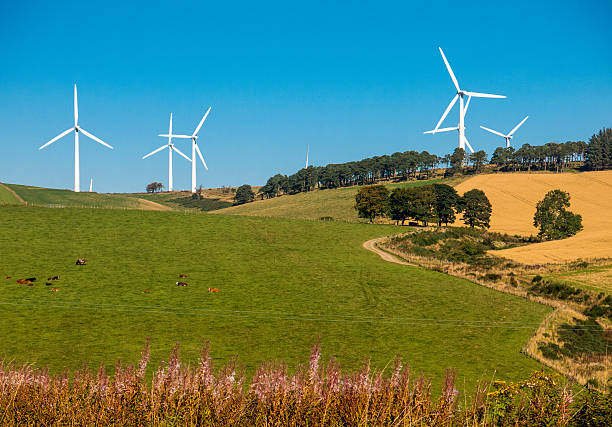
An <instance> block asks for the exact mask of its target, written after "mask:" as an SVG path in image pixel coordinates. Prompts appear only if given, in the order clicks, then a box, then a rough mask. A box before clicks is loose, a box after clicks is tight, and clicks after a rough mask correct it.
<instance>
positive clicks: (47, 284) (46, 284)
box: [45, 282, 53, 286]
mask: <svg viewBox="0 0 612 427" xmlns="http://www.w3.org/2000/svg"><path fill="white" fill-rule="evenodd" d="M52 284H53V283H49V282H47V283H45V286H51V285H52Z"/></svg>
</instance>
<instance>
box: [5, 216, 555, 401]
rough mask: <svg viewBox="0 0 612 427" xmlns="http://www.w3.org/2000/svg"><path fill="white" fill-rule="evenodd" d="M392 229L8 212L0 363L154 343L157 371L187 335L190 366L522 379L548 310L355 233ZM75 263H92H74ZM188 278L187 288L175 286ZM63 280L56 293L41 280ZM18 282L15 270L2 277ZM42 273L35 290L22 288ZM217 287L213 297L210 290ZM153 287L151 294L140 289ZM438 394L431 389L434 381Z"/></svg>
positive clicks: (53, 363)
mask: <svg viewBox="0 0 612 427" xmlns="http://www.w3.org/2000/svg"><path fill="white" fill-rule="evenodd" d="M395 231H396V228H394V227H390V226H372V225H368V224H350V223H343V222H319V221H301V220H286V219H270V218H251V217H237V216H226V215H185V214H184V213H180V212H172V211H168V212H155V211H134V210H110V209H77V208H65V209H49V208H41V207H25V206H24V207H19V206H6V207H0V275H1V276H0V286H1V287H2V296H1V297H0V342H1V343H2V345H1V346H0V358H3V359H5V360H10V361H15V362H32V363H35V364H36V365H37V366H45V365H48V366H50V367H51V369H52V370H53V371H60V370H62V369H64V368H79V367H81V366H82V364H83V363H87V364H88V366H92V367H94V366H97V365H98V364H99V363H100V362H102V361H105V362H106V364H107V366H108V365H112V364H113V362H114V361H115V360H116V359H117V358H118V357H121V358H122V360H123V361H124V363H135V362H136V361H137V360H138V358H139V354H140V351H141V349H142V346H143V343H144V341H145V338H146V337H151V338H152V357H151V361H152V363H153V364H154V365H158V363H159V362H160V361H161V360H162V359H166V360H167V356H168V354H169V352H170V349H171V347H172V346H173V345H174V343H175V342H176V341H179V342H181V345H182V354H183V356H184V357H185V358H186V360H188V361H190V363H196V361H197V356H198V353H199V347H200V346H201V345H202V343H204V342H205V341H207V340H210V342H211V349H212V354H213V357H215V361H216V363H219V362H225V361H227V360H228V359H229V358H230V356H232V355H238V356H239V361H240V362H241V363H243V364H244V365H245V367H246V369H247V373H249V374H252V373H253V370H254V368H255V366H256V365H257V364H259V363H260V362H262V361H264V360H272V359H279V360H280V359H284V360H286V361H287V363H288V364H289V366H290V367H292V368H293V367H295V365H296V363H297V362H305V361H307V358H308V352H309V349H310V347H311V346H312V345H313V343H314V342H315V341H316V339H317V337H318V336H320V337H321V340H322V345H323V351H324V358H328V357H330V356H332V355H333V356H335V357H336V358H337V359H338V360H339V362H340V363H341V364H342V365H343V366H345V367H347V368H356V367H359V366H360V365H361V363H362V362H363V360H364V359H365V358H366V357H371V358H372V364H373V365H374V366H376V367H378V368H382V367H384V366H386V365H387V363H389V362H390V361H392V359H393V357H394V356H395V355H396V354H399V355H401V356H403V358H404V360H405V362H406V363H408V364H409V365H410V366H412V368H413V371H414V372H415V373H418V372H420V371H424V372H425V373H427V374H429V375H432V376H433V377H434V378H435V379H436V381H438V380H440V378H441V377H442V375H443V372H444V369H445V368H447V367H453V368H456V369H458V370H459V372H460V373H461V375H462V376H463V375H465V376H467V378H468V384H473V382H474V381H475V380H477V379H479V378H482V377H483V376H486V377H487V378H490V377H491V375H492V374H493V371H496V372H497V375H498V376H501V377H503V378H518V377H519V376H524V375H526V374H527V372H528V371H530V370H532V369H538V368H539V367H540V365H539V364H538V363H537V362H535V361H534V360H532V359H530V358H528V357H527V356H525V355H523V354H521V353H520V349H521V347H522V345H523V344H525V342H526V341H527V340H528V338H529V337H530V335H531V334H532V333H534V331H535V330H536V329H537V327H538V325H539V323H540V322H541V321H542V319H543V318H544V317H545V315H546V314H547V313H549V312H550V308H548V307H546V306H542V305H539V304H535V303H533V302H530V301H527V300H525V299H522V298H517V297H514V296H510V295H506V294H503V293H499V292H495V291H492V290H490V289H487V288H485V287H482V286H478V285H475V284H473V283H470V282H468V281H466V280H461V279H458V278H454V277H451V276H447V275H444V274H441V273H437V272H434V271H428V270H422V269H418V268H413V267H408V266H404V265H397V264H393V263H389V262H385V261H383V260H381V259H380V257H379V256H378V255H376V254H374V253H372V252H369V251H367V250H365V249H364V248H363V247H362V243H363V242H364V241H366V240H369V239H371V238H374V237H380V236H383V235H387V234H390V233H393V232H395ZM77 257H86V258H87V265H85V266H76V265H75V259H76V258H77ZM179 274H186V275H187V278H186V279H184V280H185V281H186V282H187V283H188V286H186V287H177V286H176V285H175V282H176V281H177V280H179ZM51 275H59V277H60V280H58V281H56V282H53V285H52V286H53V287H56V288H58V289H59V291H57V292H50V288H51V286H45V278H47V277H48V276H51ZM6 276H12V278H11V279H5V277H6ZM32 276H35V277H37V278H38V279H39V280H38V281H36V282H35V284H34V286H32V287H28V286H26V285H18V284H16V282H15V279H16V278H19V277H32ZM209 287H211V288H218V289H219V290H220V292H219V293H216V294H211V293H209V292H208V290H207V289H208V288H209ZM145 290H147V291H150V293H143V291H145ZM436 389H437V388H436Z"/></svg>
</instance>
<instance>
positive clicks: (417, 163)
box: [259, 128, 612, 198]
mask: <svg viewBox="0 0 612 427" xmlns="http://www.w3.org/2000/svg"><path fill="white" fill-rule="evenodd" d="M486 164H489V165H493V166H494V167H496V168H497V170H499V171H533V170H543V171H556V172H560V171H562V170H564V169H567V168H569V167H582V168H583V169H585V170H602V169H608V168H612V128H606V129H602V130H601V131H600V132H599V133H596V134H594V135H593V136H592V137H591V138H590V140H589V142H588V143H587V142H585V141H568V142H563V143H555V142H550V143H547V144H543V145H530V144H524V145H523V146H521V147H520V148H518V149H515V148H514V147H509V148H505V147H499V148H497V149H496V150H495V151H494V153H493V155H492V156H491V159H490V161H489V160H488V155H487V153H486V152H485V151H483V150H480V151H477V152H475V153H472V154H467V153H466V152H465V151H464V150H462V149H460V148H457V149H455V151H454V152H453V153H452V154H447V155H445V156H437V155H435V154H430V153H428V152H427V151H422V152H420V153H419V152H417V151H405V152H397V153H393V154H392V155H383V156H375V157H370V158H367V159H363V160H359V161H352V162H347V163H338V164H328V165H326V166H309V167H308V168H303V169H300V170H299V171H298V172H296V173H295V174H293V175H289V176H287V175H281V174H276V175H274V176H272V177H270V178H269V179H268V181H267V182H266V185H264V186H263V187H262V188H261V189H260V190H259V194H260V196H261V197H262V198H272V197H277V196H280V195H283V194H297V193H301V192H305V191H312V190H314V189H315V188H319V189H328V188H339V187H349V186H353V185H371V184H375V183H377V182H380V181H386V180H394V181H401V180H419V179H428V178H430V177H431V176H432V175H433V174H434V172H435V170H436V169H440V168H444V169H445V172H444V173H445V175H451V174H455V173H479V172H481V171H482V170H483V169H484V166H485V165H486Z"/></svg>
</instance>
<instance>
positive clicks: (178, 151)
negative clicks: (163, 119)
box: [142, 113, 191, 191]
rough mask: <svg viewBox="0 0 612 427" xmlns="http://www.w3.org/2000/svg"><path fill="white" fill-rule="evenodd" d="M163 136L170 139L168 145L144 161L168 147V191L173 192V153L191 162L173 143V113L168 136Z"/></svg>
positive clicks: (150, 154)
mask: <svg viewBox="0 0 612 427" xmlns="http://www.w3.org/2000/svg"><path fill="white" fill-rule="evenodd" d="M160 136H162V135H160ZM163 136H167V137H168V143H167V144H164V145H162V146H161V147H159V148H158V149H156V150H153V151H151V152H150V153H149V154H147V155H146V156H144V157H143V158H142V159H143V160H144V159H146V158H147V157H149V156H152V155H153V154H155V153H157V152H159V151H161V150H163V149H164V148H166V147H168V191H173V182H172V151H176V152H177V153H178V154H180V155H181V156H183V157H184V158H186V159H187V160H188V161H191V159H190V158H189V157H187V156H186V155H185V154H183V153H182V152H181V151H180V150H179V149H178V148H176V147H175V146H174V144H173V143H172V137H173V136H174V135H172V113H170V127H169V130H168V135H163Z"/></svg>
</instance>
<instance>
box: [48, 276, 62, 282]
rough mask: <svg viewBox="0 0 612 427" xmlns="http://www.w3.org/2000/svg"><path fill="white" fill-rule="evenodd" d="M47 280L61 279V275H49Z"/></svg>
mask: <svg viewBox="0 0 612 427" xmlns="http://www.w3.org/2000/svg"><path fill="white" fill-rule="evenodd" d="M47 280H49V281H52V280H59V276H51V277H49V278H48V279H47Z"/></svg>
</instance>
